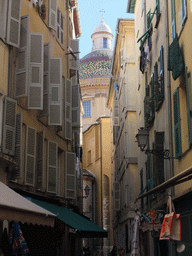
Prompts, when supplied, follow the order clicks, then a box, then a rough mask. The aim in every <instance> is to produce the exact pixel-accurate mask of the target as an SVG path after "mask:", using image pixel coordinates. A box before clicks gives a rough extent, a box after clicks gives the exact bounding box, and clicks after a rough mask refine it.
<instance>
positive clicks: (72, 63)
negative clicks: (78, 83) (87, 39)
mask: <svg viewBox="0 0 192 256" xmlns="http://www.w3.org/2000/svg"><path fill="white" fill-rule="evenodd" d="M70 48H71V49H72V51H73V53H72V54H69V68H70V69H74V70H79V40H78V39H70Z"/></svg>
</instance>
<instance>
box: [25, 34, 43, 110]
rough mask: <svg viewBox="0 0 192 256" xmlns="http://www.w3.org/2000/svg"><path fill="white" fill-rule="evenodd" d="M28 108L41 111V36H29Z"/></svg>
mask: <svg viewBox="0 0 192 256" xmlns="http://www.w3.org/2000/svg"><path fill="white" fill-rule="evenodd" d="M28 108H29V109H41V110H42V109H43V35H42V34H35V33H31V34H30V57H29V87H28Z"/></svg>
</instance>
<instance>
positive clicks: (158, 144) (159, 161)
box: [155, 132, 164, 186]
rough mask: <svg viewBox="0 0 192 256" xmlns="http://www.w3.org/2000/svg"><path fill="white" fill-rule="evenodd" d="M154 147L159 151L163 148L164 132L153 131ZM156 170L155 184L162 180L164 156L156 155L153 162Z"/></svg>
mask: <svg viewBox="0 0 192 256" xmlns="http://www.w3.org/2000/svg"><path fill="white" fill-rule="evenodd" d="M155 149H156V150H157V151H158V150H159V152H163V150H164V132H156V133H155ZM155 167H156V172H157V183H156V186H158V185H159V184H161V183H163V182H164V158H163V157H158V156H156V162H155Z"/></svg>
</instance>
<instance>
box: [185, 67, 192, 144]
mask: <svg viewBox="0 0 192 256" xmlns="http://www.w3.org/2000/svg"><path fill="white" fill-rule="evenodd" d="M189 75H190V74H189V73H188V67H186V68H185V79H186V96H187V121H188V134H189V146H190V145H191V143H192V104H191V90H190V89H191V88H190V87H189Z"/></svg>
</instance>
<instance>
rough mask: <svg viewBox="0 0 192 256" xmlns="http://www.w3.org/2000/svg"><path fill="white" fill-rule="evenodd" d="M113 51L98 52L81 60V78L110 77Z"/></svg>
mask: <svg viewBox="0 0 192 256" xmlns="http://www.w3.org/2000/svg"><path fill="white" fill-rule="evenodd" d="M112 53H113V52H112V51H110V50H97V51H94V52H91V53H89V54H87V55H85V56H84V57H83V58H82V59H81V60H80V69H79V78H80V79H87V78H94V77H110V72H111V64H112Z"/></svg>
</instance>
